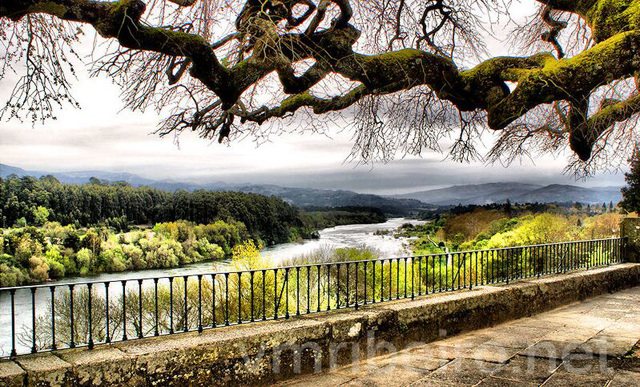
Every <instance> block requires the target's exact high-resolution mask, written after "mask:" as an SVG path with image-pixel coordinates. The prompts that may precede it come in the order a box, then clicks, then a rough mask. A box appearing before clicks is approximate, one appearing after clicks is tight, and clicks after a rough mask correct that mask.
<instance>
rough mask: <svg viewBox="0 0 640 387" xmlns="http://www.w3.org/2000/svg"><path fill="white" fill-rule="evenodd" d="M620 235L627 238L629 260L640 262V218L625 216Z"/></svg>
mask: <svg viewBox="0 0 640 387" xmlns="http://www.w3.org/2000/svg"><path fill="white" fill-rule="evenodd" d="M620 236H621V237H622V238H627V257H626V258H627V261H628V262H636V263H638V262H640V218H624V219H623V220H622V224H621V225H620Z"/></svg>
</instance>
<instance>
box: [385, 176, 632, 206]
mask: <svg viewBox="0 0 640 387" xmlns="http://www.w3.org/2000/svg"><path fill="white" fill-rule="evenodd" d="M393 197H394V198H399V199H416V200H420V201H423V202H426V203H430V204H433V205H437V206H447V205H457V204H462V205H468V204H476V205H483V204H490V203H504V202H506V201H507V199H509V200H510V201H511V202H512V203H534V202H538V203H567V202H580V203H584V204H601V203H603V202H606V203H609V202H610V201H612V202H614V203H617V202H619V201H620V200H622V194H621V193H620V187H597V188H584V187H579V186H575V185H568V184H551V185H546V186H543V185H536V184H523V183H509V182H504V183H487V184H473V185H455V186H452V187H448V188H441V189H434V190H427V191H419V192H412V193H408V194H403V195H394V196H393Z"/></svg>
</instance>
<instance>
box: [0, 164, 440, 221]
mask: <svg viewBox="0 0 640 387" xmlns="http://www.w3.org/2000/svg"><path fill="white" fill-rule="evenodd" d="M12 174H15V175H18V176H33V177H37V178H39V177H40V176H45V175H52V176H54V177H55V178H56V179H58V180H59V181H60V182H62V183H71V184H86V183H88V182H89V179H90V178H91V177H95V178H98V179H100V180H107V181H109V182H115V181H125V182H127V183H129V184H131V185H132V186H150V187H154V188H157V189H161V190H164V191H169V192H173V191H177V190H185V191H195V190H198V189H206V190H211V191H239V192H246V193H256V194H260V195H265V196H278V197H281V198H282V199H284V200H285V201H287V202H289V203H291V204H293V205H295V206H298V207H346V206H363V207H376V208H379V209H381V210H382V211H384V212H385V213H387V214H390V215H397V216H408V215H412V214H415V213H417V212H419V211H423V210H429V209H434V207H433V206H430V205H428V204H425V203H423V202H421V201H419V200H415V199H405V198H398V199H397V198H390V197H384V196H379V195H373V194H360V193H357V192H353V191H348V190H329V189H313V188H292V187H281V186H278V185H268V184H229V183H226V182H222V181H217V182H211V183H205V184H198V183H190V182H181V181H174V180H149V179H145V178H143V177H140V176H138V175H135V174H132V173H126V172H123V173H117V172H103V171H77V172H61V173H58V172H45V171H27V170H24V169H22V168H17V167H13V166H9V165H5V164H0V177H3V178H6V177H7V176H10V175H12Z"/></svg>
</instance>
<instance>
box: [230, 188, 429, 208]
mask: <svg viewBox="0 0 640 387" xmlns="http://www.w3.org/2000/svg"><path fill="white" fill-rule="evenodd" d="M229 188H232V189H233V190H234V191H241V192H251V193H257V194H260V195H266V196H279V197H281V198H283V199H284V200H286V201H288V202H290V203H292V204H294V205H296V206H298V207H344V206H364V207H376V208H379V209H381V210H382V211H384V212H385V213H389V214H394V215H409V214H411V213H413V212H416V211H418V210H425V209H430V208H433V206H430V205H427V204H425V203H423V202H421V201H419V200H415V199H396V198H388V197H383V196H378V195H371V194H360V193H357V192H353V191H345V190H328V189H312V188H290V187H281V186H277V185H244V186H231V187H229Z"/></svg>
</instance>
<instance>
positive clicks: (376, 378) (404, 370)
mask: <svg viewBox="0 0 640 387" xmlns="http://www.w3.org/2000/svg"><path fill="white" fill-rule="evenodd" d="M362 368H364V370H362ZM362 368H361V370H360V371H359V372H355V373H354V372H349V371H341V370H337V371H336V373H338V374H340V375H344V376H347V377H352V379H351V380H349V381H348V382H346V383H343V384H341V385H342V386H389V387H394V386H397V387H401V386H406V385H409V384H411V383H413V382H415V381H418V380H420V379H422V378H424V377H425V375H426V374H427V371H424V370H420V369H415V368H412V367H408V366H391V365H387V366H383V367H379V368H377V367H362Z"/></svg>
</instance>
